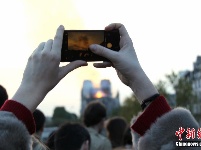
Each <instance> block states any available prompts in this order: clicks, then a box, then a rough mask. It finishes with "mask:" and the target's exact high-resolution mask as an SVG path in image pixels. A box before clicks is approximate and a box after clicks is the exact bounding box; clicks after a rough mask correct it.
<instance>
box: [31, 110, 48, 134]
mask: <svg viewBox="0 0 201 150" xmlns="http://www.w3.org/2000/svg"><path fill="white" fill-rule="evenodd" d="M33 117H34V120H35V123H36V132H38V131H40V130H41V129H42V128H43V127H44V124H45V115H44V114H43V112H42V111H40V110H38V109H36V110H35V111H34V112H33Z"/></svg>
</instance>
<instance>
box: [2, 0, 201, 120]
mask: <svg viewBox="0 0 201 150" xmlns="http://www.w3.org/2000/svg"><path fill="white" fill-rule="evenodd" d="M200 8H201V1H200V0H168V1H167V0H166V1H165V0H152V1H149V0H141V1H138V0H119V1H117V0H101V1H100V0H84V1H83V0H42V1H41V0H6V1H1V2H0V19H1V23H0V33H1V34H0V41H1V45H0V69H1V73H0V84H1V85H3V86H4V87H5V88H6V89H7V92H8V95H9V98H12V96H13V95H14V93H15V92H16V90H17V89H18V87H19V85H20V82H21V79H22V75H23V71H24V68H25V66H26V63H27V60H28V57H29V56H30V55H31V54H32V52H33V51H34V49H35V48H36V47H37V46H38V44H39V43H41V42H45V41H47V40H48V39H52V38H54V35H55V32H56V29H57V27H58V26H59V25H60V24H62V25H64V27H65V29H68V30H70V29H74V30H75V29H80V30H90V29H93V30H103V29H104V27H105V26H107V25H108V24H110V23H114V22H118V23H122V24H124V25H125V27H126V29H127V31H128V33H129V35H130V37H131V39H132V41H133V45H134V47H135V50H136V53H137V56H138V59H139V61H140V63H141V66H142V67H143V69H144V71H145V72H146V74H147V75H148V77H149V78H150V79H151V81H152V82H153V83H157V82H158V81H159V80H163V79H164V78H165V75H166V74H169V73H171V71H175V72H178V71H182V70H192V69H193V62H195V61H196V57H197V56H198V55H201V19H200V18H201V9H200ZM65 64H66V63H63V64H61V65H65ZM86 79H88V80H92V81H93V82H94V85H95V86H96V87H98V85H99V83H100V80H101V79H109V80H110V81H111V84H112V91H113V95H114V96H115V94H116V93H117V91H119V93H120V102H121V103H123V101H124V100H125V98H126V97H128V96H130V95H131V94H132V91H131V89H130V88H128V87H127V86H125V85H123V84H122V83H121V82H120V80H119V79H118V77H117V75H116V72H115V70H114V69H113V68H106V69H96V68H94V67H93V66H92V63H90V64H89V66H88V67H83V68H80V69H77V70H75V71H73V72H71V73H70V74H68V75H67V76H66V77H65V78H64V79H63V80H62V81H61V82H60V83H59V84H58V85H57V86H56V87H55V88H54V89H53V90H52V91H51V92H49V93H48V95H47V96H46V97H45V99H44V101H43V102H42V103H41V104H40V105H39V107H38V108H39V109H40V110H42V111H43V112H44V113H45V115H46V116H52V114H53V110H54V108H55V107H56V106H64V107H65V108H66V110H67V111H70V112H73V113H76V114H77V115H79V111H80V99H81V88H82V83H83V81H84V80H86ZM36 88H37V87H36Z"/></svg>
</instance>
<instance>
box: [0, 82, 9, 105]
mask: <svg viewBox="0 0 201 150" xmlns="http://www.w3.org/2000/svg"><path fill="white" fill-rule="evenodd" d="M7 99H8V94H7V91H6V89H5V88H4V87H3V86H2V85H0V108H1V106H2V105H3V104H4V102H5V101H6V100H7Z"/></svg>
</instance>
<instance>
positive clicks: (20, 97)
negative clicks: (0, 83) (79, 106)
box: [0, 23, 201, 150]
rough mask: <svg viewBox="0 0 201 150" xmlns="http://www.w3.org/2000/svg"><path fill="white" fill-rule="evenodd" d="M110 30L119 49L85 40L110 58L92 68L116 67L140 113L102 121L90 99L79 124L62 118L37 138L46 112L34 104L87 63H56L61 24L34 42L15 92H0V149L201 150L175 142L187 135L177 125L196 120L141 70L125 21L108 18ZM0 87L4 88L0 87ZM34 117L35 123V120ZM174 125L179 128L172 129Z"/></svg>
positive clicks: (193, 125) (102, 111) (102, 114)
mask: <svg viewBox="0 0 201 150" xmlns="http://www.w3.org/2000/svg"><path fill="white" fill-rule="evenodd" d="M113 29H118V30H119V32H120V37H121V38H120V43H119V44H120V50H119V51H118V52H116V51H112V50H109V49H107V48H105V47H103V46H101V45H97V44H92V45H90V47H89V49H90V50H91V51H92V52H93V53H95V54H97V55H100V56H102V57H105V58H107V59H108V60H110V62H102V63H94V67H95V68H106V67H113V68H115V70H116V72H117V75H118V77H119V79H120V80H121V81H122V83H124V84H125V85H126V86H129V87H130V88H131V90H132V91H133V93H134V94H135V96H136V97H137V99H138V102H139V103H140V104H141V107H142V113H141V114H139V116H135V117H134V118H131V125H128V124H127V123H126V121H125V120H124V118H121V117H114V118H110V119H108V120H107V119H106V109H105V107H104V105H103V104H101V103H100V102H96V101H94V102H92V103H90V104H89V105H88V106H87V108H86V109H85V111H84V115H83V124H81V123H64V124H63V125H62V126H60V127H59V128H58V130H56V131H55V132H54V133H52V134H51V135H50V137H49V139H48V141H47V143H41V142H40V140H39V139H40V136H41V133H42V131H43V128H44V121H45V119H44V118H45V117H44V116H43V115H41V114H42V113H41V112H40V111H38V110H36V108H37V106H38V105H39V104H40V103H41V102H42V101H43V99H44V97H45V96H46V95H47V94H48V92H50V91H51V90H52V89H53V88H54V87H55V86H56V85H57V84H58V83H59V82H60V81H61V80H62V78H64V77H65V76H66V75H67V74H68V73H70V72H71V71H73V70H74V69H77V68H79V67H83V66H87V65H88V64H87V62H86V61H83V60H77V61H73V62H70V63H69V64H67V65H66V66H64V67H59V64H60V59H61V47H62V38H63V32H64V27H63V26H62V25H61V26H60V27H59V28H58V29H57V32H56V35H55V38H54V40H51V39H50V40H48V41H47V42H43V43H41V44H39V46H38V47H37V48H36V50H35V51H34V52H33V53H32V55H31V56H30V57H29V60H28V63H27V65H26V68H25V70H24V74H23V78H22V82H21V84H20V85H19V88H18V90H17V91H16V93H15V94H14V96H13V97H12V98H11V99H8V96H6V94H5V95H4V96H2V97H3V98H4V101H5V102H2V106H1V108H0V141H1V144H0V149H2V150H3V149H5V150H15V149H16V150H18V149H19V150H30V149H55V150H64V149H65V150H67V149H69V150H110V149H116V150H117V149H134V150H136V149H137V150H177V149H178V150H179V149H188V150H190V149H200V148H199V147H179V146H178V145H177V144H176V142H177V141H179V140H181V139H183V141H188V140H189V138H188V136H187V133H186V132H184V131H183V132H182V131H180V129H181V127H182V129H188V128H190V129H195V130H197V129H199V124H198V123H197V121H196V120H195V119H194V117H193V116H192V114H191V112H190V111H189V110H187V109H185V108H181V107H178V108H175V109H171V108H170V106H169V105H168V103H167V101H166V99H165V97H163V96H162V95H160V93H159V92H158V91H157V89H156V88H155V87H154V85H153V84H152V82H151V81H150V79H149V78H148V77H147V75H146V74H145V72H144V71H143V68H142V67H141V65H140V63H139V61H138V58H137V55H136V52H135V49H134V47H133V43H132V40H131V38H130V36H129V34H128V32H127V30H126V28H125V27H124V25H122V24H119V23H113V24H110V25H108V26H107V27H106V28H105V30H113ZM153 59H157V58H153ZM155 69H157V68H153V71H154V70H155ZM2 89H3V90H4V92H6V90H5V89H4V88H2ZM3 90H1V91H3ZM39 116H40V117H39ZM41 116H42V117H41ZM38 122H40V123H39V124H37V123H38ZM103 129H105V131H106V132H105V135H104V133H102V130H103ZM178 130H179V131H180V132H179V133H178V132H177V133H178V134H175V132H176V131H178ZM131 134H132V136H131ZM131 141H132V142H131ZM190 141H191V142H193V141H196V142H201V139H198V138H192V139H191V140H190ZM131 144H132V145H131Z"/></svg>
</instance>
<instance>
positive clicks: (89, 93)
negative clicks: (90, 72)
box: [80, 80, 120, 115]
mask: <svg viewBox="0 0 201 150" xmlns="http://www.w3.org/2000/svg"><path fill="white" fill-rule="evenodd" d="M93 100H98V101H100V102H102V103H103V104H104V105H105V107H106V109H107V114H111V113H112V111H113V110H114V109H116V108H118V107H120V102H119V93H117V95H116V96H115V97H112V92H111V83H110V81H109V80H101V82H100V88H95V87H94V86H93V83H92V81H90V80H85V81H84V82H83V87H82V91H81V110H80V115H82V114H83V112H84V110H85V108H86V106H87V104H88V103H89V102H91V101H93Z"/></svg>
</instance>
